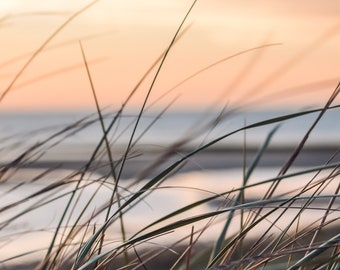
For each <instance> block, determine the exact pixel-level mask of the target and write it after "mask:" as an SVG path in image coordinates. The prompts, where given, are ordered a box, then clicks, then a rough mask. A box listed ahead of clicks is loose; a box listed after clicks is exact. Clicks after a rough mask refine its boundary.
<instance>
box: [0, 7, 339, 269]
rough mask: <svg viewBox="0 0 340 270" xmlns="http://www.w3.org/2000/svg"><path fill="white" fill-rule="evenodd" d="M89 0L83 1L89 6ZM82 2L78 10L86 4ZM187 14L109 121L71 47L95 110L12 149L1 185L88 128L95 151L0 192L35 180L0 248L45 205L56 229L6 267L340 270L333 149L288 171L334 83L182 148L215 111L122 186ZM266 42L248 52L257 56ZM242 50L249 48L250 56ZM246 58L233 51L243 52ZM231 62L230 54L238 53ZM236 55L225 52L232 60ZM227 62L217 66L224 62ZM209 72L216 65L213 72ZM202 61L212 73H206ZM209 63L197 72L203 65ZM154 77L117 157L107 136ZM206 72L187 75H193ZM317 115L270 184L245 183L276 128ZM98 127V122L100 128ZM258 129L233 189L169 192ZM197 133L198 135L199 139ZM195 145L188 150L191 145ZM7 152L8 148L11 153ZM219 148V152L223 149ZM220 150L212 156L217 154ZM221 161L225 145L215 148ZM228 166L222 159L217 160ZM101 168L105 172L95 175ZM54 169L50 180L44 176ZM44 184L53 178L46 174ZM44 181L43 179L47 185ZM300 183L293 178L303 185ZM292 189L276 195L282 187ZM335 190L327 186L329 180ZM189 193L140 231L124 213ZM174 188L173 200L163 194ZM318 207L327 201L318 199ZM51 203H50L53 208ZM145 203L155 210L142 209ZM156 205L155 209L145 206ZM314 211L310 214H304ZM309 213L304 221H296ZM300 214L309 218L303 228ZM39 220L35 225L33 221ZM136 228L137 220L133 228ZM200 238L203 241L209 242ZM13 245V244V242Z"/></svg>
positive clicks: (5, 224)
mask: <svg viewBox="0 0 340 270" xmlns="http://www.w3.org/2000/svg"><path fill="white" fill-rule="evenodd" d="M95 2H96V1H94V2H93V3H95ZM93 3H91V4H90V5H89V6H87V7H86V8H88V7H90V6H91V5H92V4H93ZM195 4H196V1H194V2H193V4H192V6H191V7H190V9H189V10H188V12H187V13H186V15H185V16H184V18H183V21H182V22H181V24H180V26H179V27H178V29H177V31H176V33H175V34H174V37H173V39H172V41H171V42H170V44H169V46H168V48H167V49H166V50H165V51H164V53H162V55H161V56H160V57H159V58H158V59H157V60H156V61H155V63H154V64H153V65H152V66H151V67H150V69H149V70H148V71H147V72H146V74H145V75H144V76H143V78H142V79H141V80H140V82H138V83H137V85H136V87H135V88H134V89H133V90H132V91H131V92H130V94H129V96H128V97H127V99H126V100H125V102H124V103H123V105H122V106H121V108H120V109H119V110H118V111H117V112H114V113H104V110H102V109H101V106H100V101H99V100H98V98H97V95H96V90H95V84H94V82H93V81H92V78H91V70H90V68H89V66H88V62H87V59H86V50H85V48H84V47H83V46H82V43H81V42H80V50H81V52H82V56H83V61H84V66H85V68H86V72H87V75H88V79H89V83H90V84H91V89H92V93H93V97H94V100H95V105H96V110H97V113H96V114H95V115H90V116H88V117H85V118H83V119H80V120H79V121H77V122H75V123H73V124H71V125H68V126H66V127H64V128H63V129H61V130H58V131H56V132H55V133H54V134H52V135H50V136H47V137H46V138H45V139H44V140H42V141H39V142H37V143H34V144H32V145H30V146H29V147H27V148H26V149H25V150H24V151H22V152H21V153H20V154H19V155H18V156H17V157H16V158H14V159H13V160H12V161H10V162H8V163H7V164H4V165H2V167H1V171H0V177H1V184H2V186H3V187H6V185H8V184H9V183H12V181H13V178H15V177H16V176H17V175H18V174H19V173H20V172H21V171H24V172H25V168H27V167H30V166H33V167H34V166H38V164H39V162H40V161H41V160H43V158H44V155H45V154H46V153H47V152H48V151H51V150H52V149H54V148H56V147H58V145H60V144H62V143H63V142H64V141H65V140H66V139H67V138H68V137H70V136H75V135H76V134H77V133H78V132H81V131H84V130H86V128H87V127H88V126H90V125H92V124H95V123H99V124H100V128H101V131H102V137H101V139H100V140H99V141H98V143H97V145H96V146H95V147H94V149H93V152H92V153H91V154H90V155H89V156H87V157H86V162H85V163H83V164H77V167H76V168H73V169H72V170H68V171H66V172H64V175H62V176H60V174H61V169H62V168H65V167H64V166H65V165H66V164H62V163H59V164H52V165H51V166H50V167H48V168H46V169H45V170H43V171H42V172H41V173H39V174H37V175H35V176H34V177H32V178H27V179H26V178H25V180H23V181H20V182H18V183H15V184H13V185H11V186H10V188H9V189H8V190H7V192H6V193H4V194H3V196H4V197H5V196H7V195H10V194H13V193H14V192H15V191H17V190H20V189H21V188H25V187H29V186H30V185H32V184H33V183H38V184H40V186H39V188H38V190H34V191H33V192H31V193H29V194H27V195H25V197H23V198H17V199H15V200H13V201H11V202H9V203H7V204H6V205H3V206H2V207H1V208H0V213H1V214H2V215H3V216H2V218H1V222H0V229H1V232H2V234H1V243H2V249H6V248H7V247H8V246H10V245H11V243H12V242H15V243H16V244H17V242H16V241H15V239H13V238H14V235H12V234H11V232H10V231H8V229H9V228H11V226H14V225H17V224H19V225H20V220H22V219H23V218H24V217H26V216H30V215H32V218H35V219H43V217H41V216H40V217H36V216H35V215H34V213H35V212H37V211H39V209H43V208H44V207H51V206H52V207H58V209H57V211H56V213H57V215H58V217H56V219H57V223H56V224H54V226H52V227H48V226H47V227H45V228H41V229H39V230H40V231H39V233H40V232H44V233H46V234H47V235H48V239H50V240H49V241H48V243H46V246H45V247H44V248H42V249H40V248H39V249H36V248H35V243H34V240H32V239H31V240H30V241H31V242H30V246H31V247H32V248H30V249H29V250H28V251H27V252H24V253H18V254H16V255H14V256H13V257H7V258H2V259H1V260H2V261H0V263H1V264H2V265H3V266H5V265H10V264H14V263H15V262H16V261H19V262H22V261H23V260H24V261H25V259H26V258H27V257H30V256H32V255H34V254H39V255H38V256H39V259H40V261H39V263H38V264H35V265H34V266H31V268H33V267H34V268H36V269H338V268H339V265H340V262H339V241H340V235H339V232H338V230H337V226H338V225H339V218H338V215H337V214H338V212H339V207H338V202H337V201H338V200H339V194H338V193H339V181H338V178H339V165H340V163H339V153H338V152H339V149H334V155H333V156H330V157H329V160H328V161H327V162H324V163H321V164H318V165H315V166H312V167H309V168H300V169H298V170H295V171H291V170H292V168H293V166H294V163H295V162H296V160H297V158H298V157H299V156H300V155H301V153H302V152H303V150H304V148H305V144H306V142H307V141H308V138H309V136H310V134H311V133H312V132H313V129H314V128H315V127H316V126H317V124H318V122H319V121H320V120H321V119H322V117H323V116H324V115H325V114H326V113H327V111H329V110H336V109H337V108H338V107H339V105H332V104H333V102H334V100H335V98H336V97H337V95H338V94H339V92H340V85H338V86H337V87H336V89H335V90H334V92H333V94H332V95H331V96H330V98H329V100H328V101H327V103H326V104H325V106H324V107H322V108H319V109H314V110H304V111H300V112H295V113H291V114H286V115H281V116H278V117H275V118H270V119H265V120H263V121H259V122H255V123H252V124H249V125H244V126H242V127H240V128H238V129H235V130H232V131H230V132H226V133H224V134H223V135H221V136H219V137H216V138H214V139H203V140H202V141H201V142H200V143H199V144H194V143H192V141H193V140H194V139H196V136H197V137H198V136H200V137H201V135H202V134H203V135H208V134H209V133H210V132H211V131H212V130H213V129H215V128H216V127H217V126H218V125H220V124H221V123H223V122H225V121H228V120H229V118H230V117H231V116H232V114H233V113H235V112H236V111H237V109H235V108H224V109H223V110H222V111H221V113H219V114H217V115H216V117H215V118H214V119H212V120H211V121H207V122H206V123H204V124H203V125H202V126H201V127H199V128H196V129H194V130H191V133H190V135H188V136H187V137H183V138H182V139H181V140H176V141H174V142H172V143H170V144H169V145H168V146H167V147H166V148H165V149H164V150H163V151H162V152H160V153H152V155H154V158H153V159H152V160H151V162H149V163H145V164H146V165H145V167H143V168H142V169H141V170H137V171H135V172H134V174H133V181H131V180H130V181H128V180H125V179H124V177H123V173H124V171H126V170H134V168H129V166H130V164H131V163H130V161H133V160H135V159H138V157H141V156H142V157H143V155H147V154H148V153H147V149H143V148H138V143H139V141H140V139H141V137H142V136H143V134H145V133H147V132H149V131H150V130H151V129H152V126H153V125H154V124H155V123H156V122H157V121H161V116H162V115H163V114H165V113H166V112H167V109H168V108H169V107H170V106H171V103H170V104H169V107H166V108H165V109H164V110H163V111H161V112H160V113H159V114H158V115H156V116H155V118H154V120H153V121H151V123H150V124H149V125H148V126H147V127H146V128H145V130H143V131H142V133H141V135H140V136H138V135H137V130H138V128H139V127H140V121H141V119H142V117H143V115H144V113H145V111H146V110H147V109H148V107H147V104H148V100H149V95H150V93H151V92H152V91H153V87H154V84H155V83H156V81H157V78H158V74H160V72H161V71H162V67H163V64H164V63H165V61H166V59H167V57H168V55H169V52H170V51H171V49H172V47H173V46H175V43H176V41H177V40H178V39H179V38H180V37H181V35H182V34H183V33H185V31H186V30H187V29H188V28H187V29H184V30H183V27H184V25H185V21H186V19H187V17H188V16H189V14H190V12H191V10H192V8H193V7H194V5H195ZM86 8H84V9H82V10H81V11H79V12H77V13H76V14H74V15H73V16H72V17H70V18H69V19H68V20H67V21H66V22H65V23H64V24H63V25H62V26H61V27H60V28H59V29H58V30H57V31H56V32H55V33H54V34H53V35H52V36H51V37H50V38H49V39H47V41H46V42H45V43H44V44H43V45H42V46H41V48H39V50H37V52H35V53H34V54H33V55H32V57H31V58H30V59H29V61H28V62H27V63H26V65H25V66H24V67H23V69H22V70H21V71H20V72H19V73H18V74H17V76H16V77H15V79H14V80H13V82H12V83H11V84H10V86H9V87H8V88H7V89H5V91H4V92H3V95H2V97H1V98H0V101H1V100H2V99H3V98H5V96H6V95H7V94H8V93H9V91H10V89H11V87H12V85H13V84H14V83H15V81H16V80H17V78H19V77H20V75H21V74H22V72H23V71H24V70H25V68H26V67H27V66H28V65H29V64H30V62H31V61H33V59H34V58H35V56H36V55H37V54H38V53H39V52H40V51H41V50H42V49H43V48H44V47H45V46H46V44H47V43H48V42H49V41H50V40H52V39H53V38H54V36H55V35H56V34H57V33H59V32H60V31H61V30H62V29H63V28H64V27H65V26H66V25H67V24H68V23H69V22H70V21H71V20H72V19H73V18H75V17H76V16H78V15H79V14H80V13H81V12H82V11H83V10H85V9H86ZM265 47H266V46H265V45H263V46H260V47H256V48H255V49H261V48H262V49H263V48H265ZM248 51H250V50H248ZM248 51H244V52H241V53H246V52H248ZM236 55H238V54H236ZM233 57H234V56H233ZM228 59H230V57H227V58H225V59H223V61H226V60H228ZM215 64H218V63H214V64H213V65H215ZM213 65H211V66H213ZM211 66H208V67H207V68H210V67H211ZM154 69H156V73H155V75H154V77H153V80H152V82H151V85H150V87H149V91H148V92H147V94H146V96H145V99H144V101H143V104H142V106H141V108H140V110H139V112H138V113H137V115H136V116H135V118H134V119H133V120H132V122H131V126H132V131H131V133H129V140H128V142H127V144H126V145H125V147H124V148H123V150H121V149H120V151H118V150H117V149H116V148H115V144H114V143H115V141H116V140H117V139H118V138H119V137H120V136H124V135H126V133H127V132H129V131H130V130H127V131H125V133H117V132H116V130H115V128H118V127H119V124H120V120H121V119H122V117H123V113H124V111H125V109H126V105H127V104H128V103H129V101H130V99H131V97H132V96H133V95H134V94H135V93H136V92H137V91H138V89H139V86H140V85H141V83H142V82H143V81H144V79H145V78H146V77H147V76H149V75H150V73H151V71H152V70H154ZM205 70H206V69H203V70H200V71H198V72H196V73H195V74H193V75H192V76H190V77H188V79H190V78H192V77H193V76H197V75H198V74H200V73H201V72H204V71H205ZM313 113H314V114H315V113H316V114H317V117H316V119H315V121H314V122H313V124H312V125H311V126H310V129H309V130H308V131H307V132H306V134H305V136H304V137H303V138H302V139H301V142H300V143H299V144H298V145H297V146H296V148H295V149H293V150H292V151H291V152H290V155H289V158H288V159H287V160H286V162H285V163H284V164H282V167H281V169H280V171H279V172H278V173H277V175H276V176H274V177H272V178H269V179H260V180H258V181H251V178H252V176H253V174H254V173H255V172H256V170H258V169H259V167H260V165H259V164H260V162H261V161H262V159H263V158H264V157H265V155H266V154H268V151H269V148H270V144H271V141H272V139H273V137H274V136H275V135H276V133H277V132H280V129H279V128H280V127H279V124H280V123H282V122H285V121H288V120H291V119H298V118H300V117H303V116H305V115H310V114H313ZM107 123H108V124H107ZM266 126H273V129H272V131H271V132H269V133H268V136H267V138H264V140H263V144H262V145H261V146H260V147H259V148H258V151H257V152H256V153H255V155H253V156H252V159H250V163H246V160H248V157H247V155H248V152H247V147H246V143H245V145H244V147H243V148H244V149H243V150H242V149H241V150H240V151H244V156H245V158H244V163H243V164H241V165H243V168H242V166H241V167H240V170H243V171H244V173H243V177H242V179H241V180H242V181H241V184H240V185H237V184H235V185H234V186H233V188H229V187H227V188H224V186H223V185H222V186H221V187H218V189H217V190H216V189H215V190H210V189H208V188H207V187H205V186H203V188H202V187H197V186H193V185H190V186H184V185H183V186H174V185H171V180H172V179H174V178H175V177H177V176H178V175H180V172H181V170H182V169H184V168H185V167H186V166H187V165H188V163H190V161H193V160H194V159H195V157H197V156H199V155H201V154H204V153H206V152H207V151H209V150H210V149H212V148H214V147H216V148H218V143H219V142H221V141H225V140H228V139H229V138H230V137H232V136H234V135H235V134H240V133H242V132H246V131H248V130H252V129H257V128H261V127H266ZM203 137H204V136H203ZM193 145H194V146H193ZM11 147H13V146H11ZM222 150H223V149H222ZM222 150H221V151H222ZM224 151H225V152H224V154H225V157H228V151H229V149H224ZM227 162H228V160H226V163H227ZM103 167H105V169H103ZM53 173H57V177H56V179H54V180H53V181H52V180H51V178H53V177H55V176H53ZM52 176H53V177H52ZM46 179H50V180H49V181H48V182H47V183H46ZM301 179H303V181H301ZM297 181H301V184H300V183H299V184H294V185H293V184H292V187H291V188H290V189H289V190H285V191H284V192H283V191H281V190H280V187H281V186H282V185H284V184H285V183H294V182H297ZM334 183H335V184H334ZM254 190H262V192H263V194H259V196H257V197H256V198H253V197H248V194H254ZM183 191H185V192H188V194H190V193H195V194H196V193H197V194H200V196H199V197H196V198H194V199H191V200H190V201H188V202H186V203H185V204H184V205H181V206H179V207H177V208H172V209H171V210H170V211H168V212H167V213H166V212H165V213H164V214H163V215H162V216H157V217H156V218H154V217H148V216H147V214H146V213H145V218H144V219H143V220H144V221H147V222H146V224H140V225H139V224H135V225H139V226H134V230H132V231H131V229H130V228H131V224H129V222H131V220H133V219H131V218H133V211H134V210H135V209H136V208H137V209H138V207H139V206H140V205H147V204H148V199H149V198H150V197H151V196H155V195H157V194H163V192H172V193H171V194H176V192H183ZM173 192H175V193H173ZM325 202H326V203H325ZM55 203H57V204H55ZM150 207H153V205H151V206H150ZM154 207H156V205H154ZM314 212H317V213H318V215H315V217H312V218H311V217H310V215H311V214H310V213H314ZM306 216H307V217H306ZM306 218H308V222H307V223H306V221H305V220H306ZM37 221H38V222H39V220H37ZM140 222H141V223H142V221H140ZM19 232H20V234H21V235H22V236H23V235H25V236H30V235H34V234H35V233H38V232H36V231H34V228H33V229H32V230H27V231H25V230H19ZM206 235H209V237H208V240H207V239H206ZM19 243H20V241H19Z"/></svg>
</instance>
